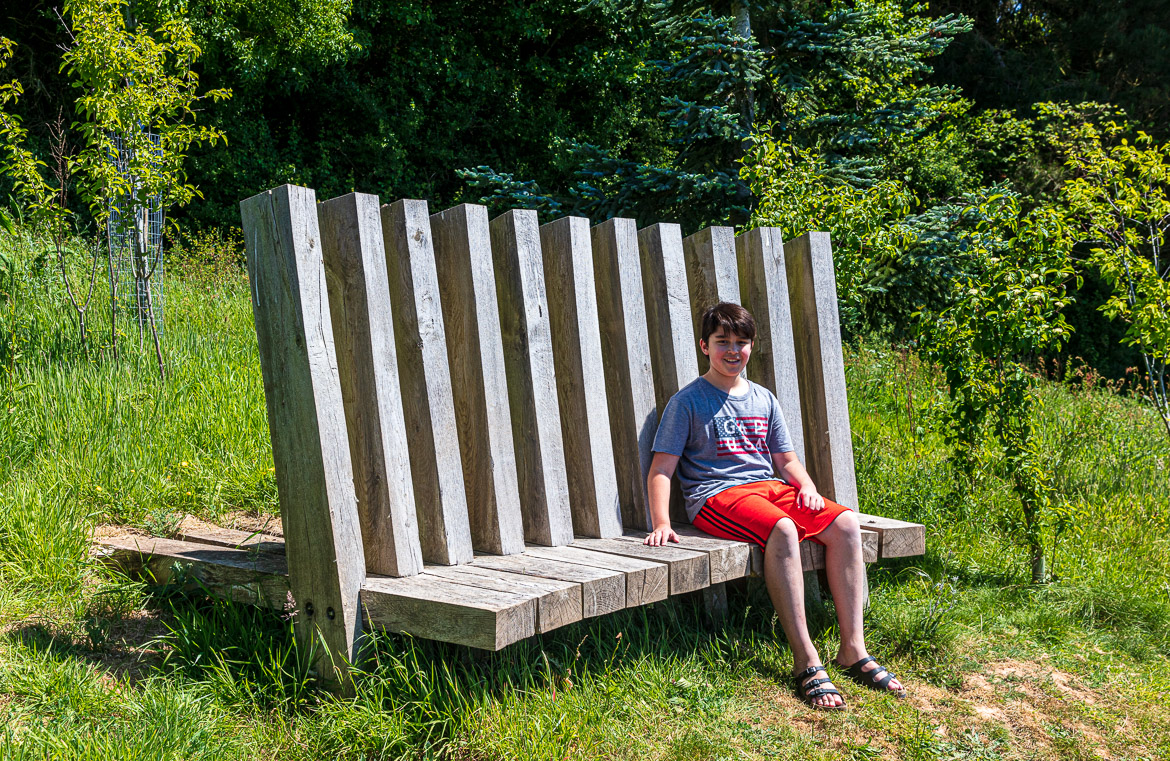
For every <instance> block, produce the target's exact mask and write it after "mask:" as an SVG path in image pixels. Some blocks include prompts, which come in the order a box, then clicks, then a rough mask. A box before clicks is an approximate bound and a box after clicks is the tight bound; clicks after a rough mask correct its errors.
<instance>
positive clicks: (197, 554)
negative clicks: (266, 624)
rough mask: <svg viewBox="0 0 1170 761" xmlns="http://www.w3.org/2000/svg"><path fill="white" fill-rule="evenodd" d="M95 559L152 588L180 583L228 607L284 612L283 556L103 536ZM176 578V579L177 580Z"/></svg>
mask: <svg viewBox="0 0 1170 761" xmlns="http://www.w3.org/2000/svg"><path fill="white" fill-rule="evenodd" d="M95 543H96V544H97V545H98V546H99V547H100V548H101V552H100V555H99V557H100V559H101V560H102V562H104V563H108V564H111V565H115V566H117V567H119V568H121V569H122V570H123V571H124V572H125V573H127V574H133V575H138V576H142V577H144V578H146V579H147V580H148V581H150V582H152V583H156V584H170V583H172V582H177V581H180V580H185V581H186V582H188V584H190V585H191V586H197V583H198V584H202V585H203V586H204V587H206V588H207V589H208V590H209V591H211V592H212V593H214V594H216V595H218V596H220V597H224V598H226V599H228V600H232V601H233V602H242V603H249V604H252V605H261V606H264V607H267V608H274V609H276V610H283V609H284V608H285V606H286V605H287V604H288V602H289V580H288V565H287V564H286V563H285V559H284V555H283V554H277V553H271V552H258V551H256V550H251V549H244V550H235V549H227V548H222V547H213V546H210V545H205V544H196V543H194V542H184V541H179V540H175V539H160V538H158V537H153V536H135V535H131V534H127V535H124V536H104V537H101V538H99V539H97V540H96V541H95ZM176 574H178V575H176Z"/></svg>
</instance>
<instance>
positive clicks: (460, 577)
mask: <svg viewBox="0 0 1170 761" xmlns="http://www.w3.org/2000/svg"><path fill="white" fill-rule="evenodd" d="M423 574H424V575H426V576H436V577H438V578H440V579H445V580H447V581H450V582H454V583H456V584H466V585H467V586H469V587H474V588H476V589H491V590H494V591H496V592H512V593H515V594H520V595H533V596H535V599H536V630H537V631H538V632H542V633H543V632H549V631H552V630H553V629H556V628H558V627H561V626H564V625H566V624H571V623H574V622H576V621H580V620H581V616H582V611H583V608H582V592H581V585H580V584H577V583H575V582H571V581H559V580H557V579H542V578H539V577H536V576H523V575H521V574H518V573H506V572H504V571H489V570H487V569H484V568H476V567H474V566H470V565H467V564H464V565H457V566H439V565H432V566H429V567H428V568H427V569H426V570H425V571H424V572H423Z"/></svg>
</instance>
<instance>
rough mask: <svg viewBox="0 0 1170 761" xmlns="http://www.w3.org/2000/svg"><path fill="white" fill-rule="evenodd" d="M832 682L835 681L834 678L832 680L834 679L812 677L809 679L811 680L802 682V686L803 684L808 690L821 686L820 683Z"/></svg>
mask: <svg viewBox="0 0 1170 761" xmlns="http://www.w3.org/2000/svg"><path fill="white" fill-rule="evenodd" d="M832 682H833V680H832V679H828V678H825V679H810V680H809V681H807V682H802V683H801V685H800V686H801V687H803V688H804V689H806V690H811V689H812V688H814V687H819V686H820V685H822V684H831V683H832Z"/></svg>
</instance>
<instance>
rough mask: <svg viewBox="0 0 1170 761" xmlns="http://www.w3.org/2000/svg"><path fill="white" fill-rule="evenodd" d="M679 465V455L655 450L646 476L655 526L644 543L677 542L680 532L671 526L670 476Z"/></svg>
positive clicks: (651, 513) (648, 496)
mask: <svg viewBox="0 0 1170 761" xmlns="http://www.w3.org/2000/svg"><path fill="white" fill-rule="evenodd" d="M677 465H678V455H673V454H666V453H665V452H655V453H654V459H653V460H651V461H650V474H649V475H648V476H647V477H646V496H647V498H648V499H649V501H650V525H651V526H653V527H654V528H653V529H652V530H651V531H650V535H649V536H647V537H646V539H645V541H644V542H643V544H648V545H650V546H651V547H657V546H659V545H662V544H666V543H667V542H677V541H678V540H679V539H678V534H676V533H674V529H672V528H671V527H670V477H671V476H673V475H674V469H675V466H677Z"/></svg>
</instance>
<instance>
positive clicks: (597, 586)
mask: <svg viewBox="0 0 1170 761" xmlns="http://www.w3.org/2000/svg"><path fill="white" fill-rule="evenodd" d="M471 567H473V568H474V567H478V568H486V569H490V570H495V571H507V572H508V573H518V574H524V575H527V576H537V577H540V578H543V579H559V580H561V581H571V582H574V583H577V584H580V585H581V615H582V616H584V617H585V618H591V617H593V616H602V615H605V614H606V613H613V612H614V611H617V610H621V609H622V608H624V607H626V575H625V574H624V573H623V572H621V571H615V570H612V569H606V568H596V567H591V566H586V565H580V564H577V563H566V562H564V561H562V560H548V559H547V558H539V557H535V556H531V555H529V554H528V553H524V554H522V555H500V556H497V555H480V556H478V557H476V559H475V560H473V561H472V563H471Z"/></svg>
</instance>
